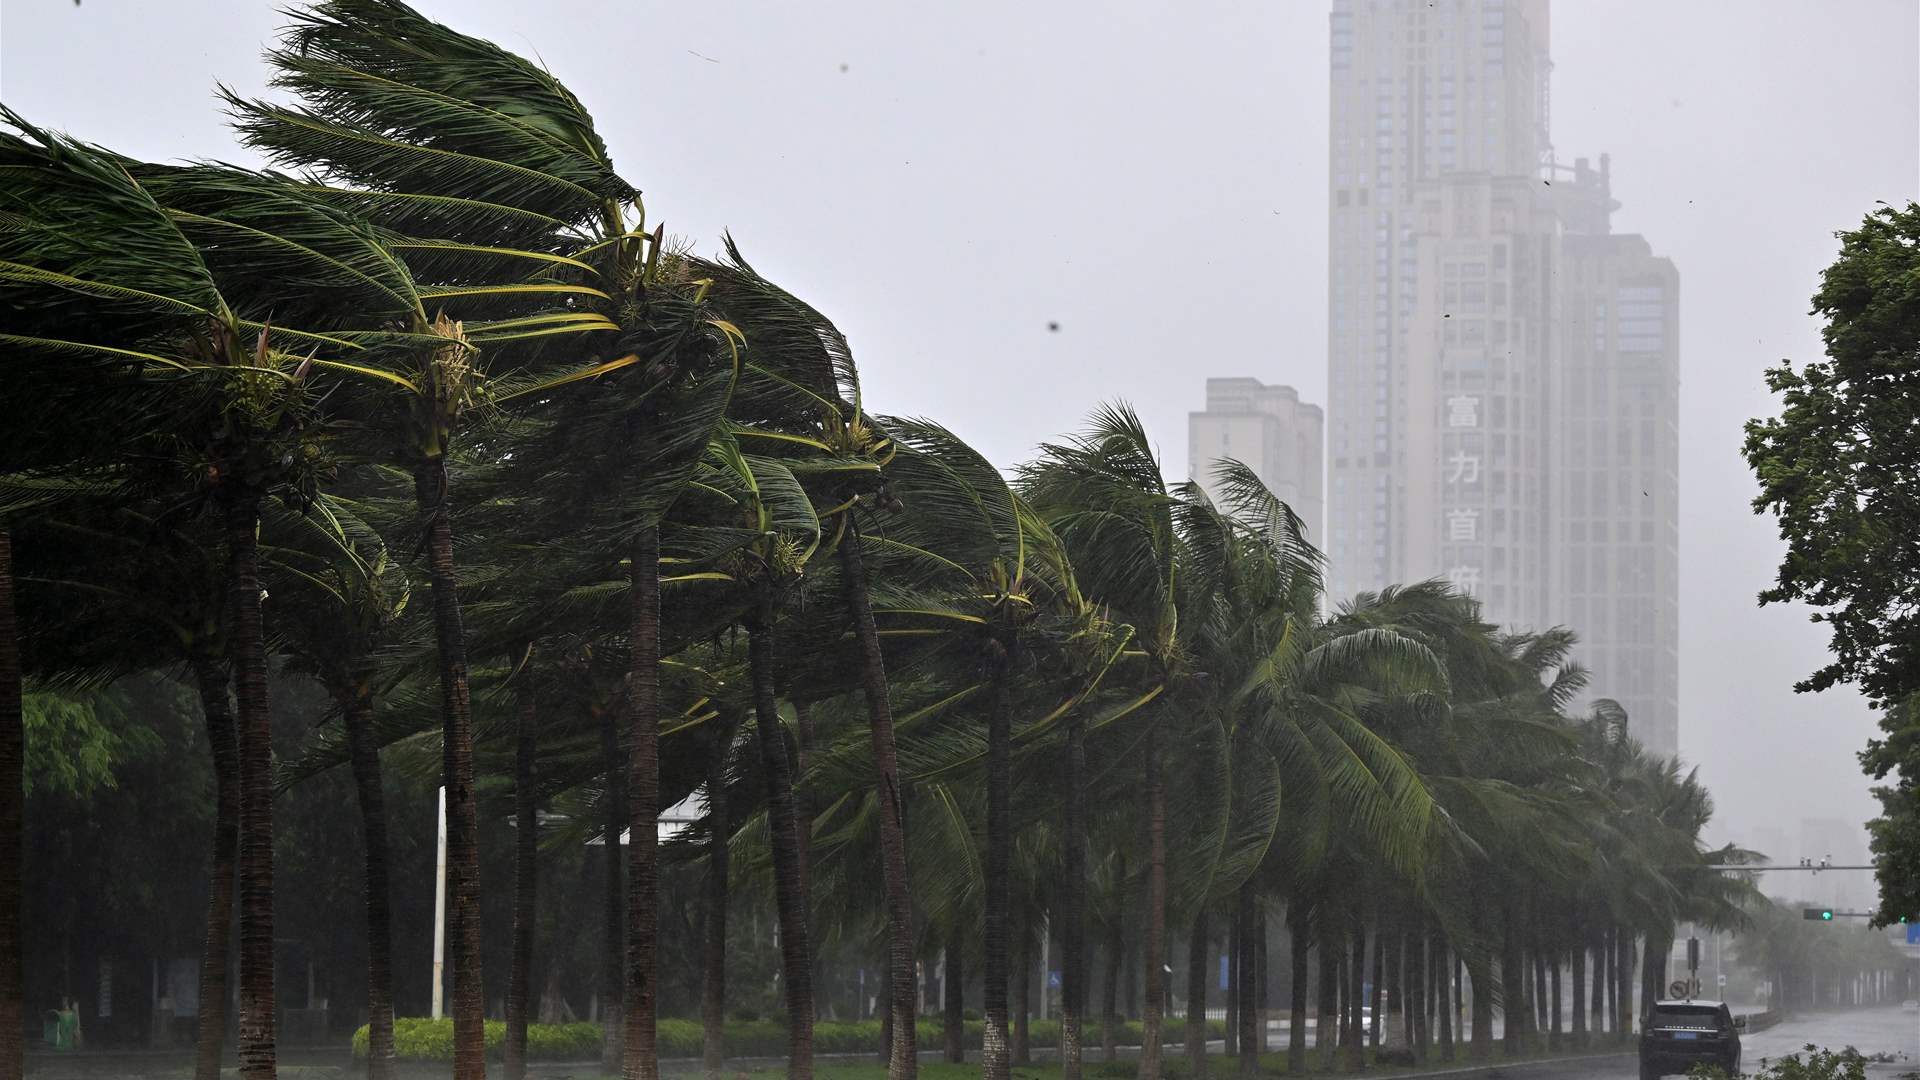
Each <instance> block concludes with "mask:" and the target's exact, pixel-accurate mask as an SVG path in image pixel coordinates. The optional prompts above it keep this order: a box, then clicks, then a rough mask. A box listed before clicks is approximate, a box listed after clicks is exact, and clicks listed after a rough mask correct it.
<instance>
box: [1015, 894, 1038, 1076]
mask: <svg viewBox="0 0 1920 1080" xmlns="http://www.w3.org/2000/svg"><path fill="white" fill-rule="evenodd" d="M1032 910H1033V909H1032V908H1031V907H1028V908H1027V917H1026V918H1024V919H1022V920H1021V921H1022V923H1023V925H1022V927H1021V932H1020V933H1019V934H1018V935H1016V936H1015V937H1014V939H1013V941H1014V955H1015V957H1016V959H1015V961H1014V965H1013V967H1014V975H1013V1055H1012V1056H1013V1063H1014V1064H1015V1065H1030V1064H1032V1063H1033V1049H1032V1047H1033V1042H1032V1028H1031V1027H1030V1026H1029V1025H1030V1023H1031V1020H1032V1016H1033V919H1032V915H1031V912H1032Z"/></svg>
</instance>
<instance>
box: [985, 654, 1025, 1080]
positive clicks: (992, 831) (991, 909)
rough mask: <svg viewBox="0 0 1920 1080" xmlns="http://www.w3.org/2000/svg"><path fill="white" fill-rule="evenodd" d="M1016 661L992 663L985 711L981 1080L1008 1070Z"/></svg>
mask: <svg viewBox="0 0 1920 1080" xmlns="http://www.w3.org/2000/svg"><path fill="white" fill-rule="evenodd" d="M1015 660H1016V656H1015V654H1014V650H1013V647H1012V646H1011V645H1010V644H1009V645H1007V646H1005V647H1004V649H1003V651H1002V653H1001V655H1000V656H999V657H997V658H996V659H995V662H994V665H993V702H992V704H991V706H990V707H989V708H988V710H987V865H986V881H985V882H984V885H985V887H986V894H985V897H984V907H985V909H986V912H985V914H986V920H985V921H986V927H985V931H986V932H985V936H984V938H983V940H982V944H983V945H984V946H985V947H986V957H985V963H984V965H983V966H984V968H985V969H986V979H987V982H986V986H985V988H984V990H983V1002H982V1004H983V1005H984V1011H985V1013H986V1018H987V1019H986V1031H985V1034H984V1035H983V1036H982V1037H981V1042H980V1075H981V1076H983V1077H985V1078H986V1080H1007V1075H1008V1072H1009V1070H1010V1068H1011V1064H1012V1062H1011V1058H1010V1055H1009V1052H1008V1051H1009V1047H1008V1046H1007V898H1008V880H1007V879H1008V878H1009V877H1010V876H1011V874H1010V873H1009V871H1008V866H1009V863H1010V859H1011V852H1012V848H1013V823H1012V820H1011V818H1010V816H1009V815H1010V811H1009V809H1008V800H1009V791H1010V785H1011V783H1012V781H1011V777H1010V775H1009V767H1010V766H1009V764H1008V753H1009V748H1010V744H1011V743H1012V742H1013V727H1012V724H1013V719H1012V715H1011V712H1012V708H1013V686H1012V682H1013V669H1014V663H1015Z"/></svg>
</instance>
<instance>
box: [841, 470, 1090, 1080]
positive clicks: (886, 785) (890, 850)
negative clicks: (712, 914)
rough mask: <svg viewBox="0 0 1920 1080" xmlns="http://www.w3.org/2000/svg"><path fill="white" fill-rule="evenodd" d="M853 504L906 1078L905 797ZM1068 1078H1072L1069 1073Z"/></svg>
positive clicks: (909, 998)
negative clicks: (901, 785) (901, 790)
mask: <svg viewBox="0 0 1920 1080" xmlns="http://www.w3.org/2000/svg"><path fill="white" fill-rule="evenodd" d="M857 509H858V508H857V507H856V508H854V509H850V510H849V511H848V512H847V535H846V538H845V539H844V540H842V541H841V544H840V567H841V571H842V572H841V580H842V581H843V582H844V583H845V592H846V597H847V609H848V610H849V611H850V612H852V614H853V632H854V636H855V637H857V638H859V640H860V681H861V687H862V689H863V690H864V691H865V695H866V699H867V725H868V729H869V730H870V732H871V733H872V737H873V763H874V771H875V773H876V774H877V777H878V783H879V792H878V793H877V801H878V802H879V807H880V877H881V884H882V887H883V888H884V889H885V891H886V898H887V979H886V984H887V992H888V1017H889V1020H890V1022H891V1024H892V1040H891V1042H890V1043H889V1046H890V1048H891V1050H890V1053H891V1056H890V1057H889V1059H888V1062H887V1078H888V1080H911V1078H912V1077H913V1076H915V1075H916V1074H917V1073H918V1070H919V1055H918V1054H917V1053H916V1052H915V1049H914V1021H915V1019H916V1017H915V1009H914V975H913V894H912V891H911V886H910V884H909V882H908V880H907V824H906V802H905V801H904V800H903V799H902V798H901V795H900V763H899V757H898V755H897V754H896V752H895V749H894V741H893V705H892V702H891V701H890V699H889V697H888V690H887V668H886V662H885V658H884V657H883V656H882V654H881V652H880V633H879V631H878V630H877V629H876V628H875V626H874V623H873V605H872V604H871V603H870V602H869V589H868V581H867V564H866V559H865V556H864V555H863V554H862V552H861V550H860V519H859V515H858V513H857ZM1069 1080H1073V1078H1071V1077H1070V1078H1069Z"/></svg>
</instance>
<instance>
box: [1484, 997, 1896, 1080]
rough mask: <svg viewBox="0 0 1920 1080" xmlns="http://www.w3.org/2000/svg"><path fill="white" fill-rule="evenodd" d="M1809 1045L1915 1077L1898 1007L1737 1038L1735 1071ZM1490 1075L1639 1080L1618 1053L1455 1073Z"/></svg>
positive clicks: (1873, 1077)
mask: <svg viewBox="0 0 1920 1080" xmlns="http://www.w3.org/2000/svg"><path fill="white" fill-rule="evenodd" d="M1808 1043H1812V1044H1813V1045H1815V1046H1820V1047H1825V1048H1827V1049H1832V1050H1837V1049H1840V1048H1841V1047H1845V1046H1851V1047H1853V1048H1854V1049H1856V1050H1858V1051H1860V1052H1861V1053H1862V1054H1866V1055H1867V1056H1869V1057H1872V1056H1873V1055H1875V1054H1886V1055H1889V1056H1890V1057H1892V1058H1893V1059H1894V1060H1892V1061H1888V1062H1881V1063H1876V1064H1874V1065H1872V1066H1870V1067H1869V1069H1868V1071H1867V1077H1868V1080H1898V1078H1899V1077H1901V1076H1903V1075H1904V1074H1907V1073H1920V1013H1910V1012H1903V1011H1901V1010H1900V1009H1899V1008H1898V1007H1894V1008H1887V1009H1853V1010H1848V1011H1846V1012H1831V1013H1804V1014H1800V1015H1796V1016H1793V1017H1790V1018H1788V1019H1787V1020H1785V1021H1784V1022H1782V1023H1780V1024H1778V1025H1776V1026H1774V1027H1771V1028H1768V1029H1767V1030H1765V1031H1755V1032H1751V1033H1748V1034H1745V1035H1742V1036H1741V1039H1740V1068H1741V1069H1743V1070H1744V1071H1746V1072H1748V1073H1756V1072H1759V1071H1760V1070H1761V1069H1762V1068H1764V1067H1765V1065H1766V1063H1767V1061H1770V1060H1772V1059H1776V1058H1779V1057H1781V1056H1783V1055H1786V1054H1791V1053H1794V1052H1796V1051H1799V1050H1801V1049H1804V1048H1805V1047H1806V1045H1807V1044H1808ZM1492 1074H1497V1075H1498V1077H1500V1078H1501V1080H1640V1066H1639V1062H1638V1060H1637V1059H1636V1058H1635V1057H1633V1056H1632V1055H1621V1056H1619V1057H1612V1058H1601V1059H1589V1060H1586V1061H1561V1062H1543V1063H1541V1064H1537V1065H1510V1066H1504V1067H1502V1068H1499V1069H1498V1070H1491V1069H1476V1070H1473V1071H1471V1072H1467V1073H1462V1074H1460V1078H1461V1080H1473V1078H1475V1077H1486V1076H1488V1075H1492Z"/></svg>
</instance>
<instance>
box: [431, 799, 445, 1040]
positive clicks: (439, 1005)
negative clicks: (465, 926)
mask: <svg viewBox="0 0 1920 1080" xmlns="http://www.w3.org/2000/svg"><path fill="white" fill-rule="evenodd" d="M438 832H439V837H440V839H439V850H438V854H436V855H435V856H434V860H433V1018H434V1019H435V1020H438V1019H440V1018H441V1017H442V1016H444V1015H445V1012H444V1008H445V994H446V980H445V979H444V977H443V973H444V972H445V971H446V958H447V789H446V788H444V787H442V788H441V789H440V826H439V829H438Z"/></svg>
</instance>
